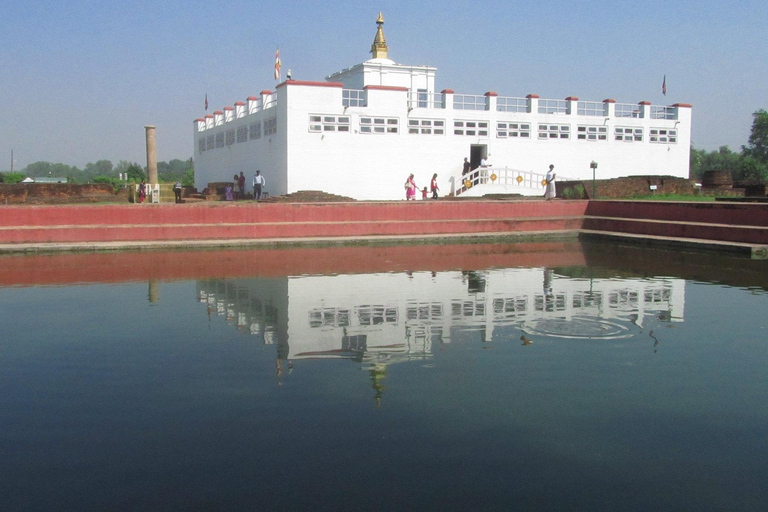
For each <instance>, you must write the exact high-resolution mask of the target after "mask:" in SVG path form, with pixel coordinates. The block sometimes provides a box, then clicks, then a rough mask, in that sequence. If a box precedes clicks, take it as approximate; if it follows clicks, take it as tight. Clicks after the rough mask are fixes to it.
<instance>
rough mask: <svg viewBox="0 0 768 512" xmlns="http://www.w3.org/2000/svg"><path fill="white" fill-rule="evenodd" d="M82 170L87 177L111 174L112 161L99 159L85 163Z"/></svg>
mask: <svg viewBox="0 0 768 512" xmlns="http://www.w3.org/2000/svg"><path fill="white" fill-rule="evenodd" d="M83 172H84V173H85V175H86V177H87V178H88V179H93V178H95V177H96V176H112V174H113V173H112V162H111V161H109V160H99V161H97V162H96V163H93V162H91V163H87V164H85V169H83Z"/></svg>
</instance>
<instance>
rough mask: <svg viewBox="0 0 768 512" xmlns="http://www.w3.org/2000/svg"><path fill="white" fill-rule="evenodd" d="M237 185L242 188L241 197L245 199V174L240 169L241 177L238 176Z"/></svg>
mask: <svg viewBox="0 0 768 512" xmlns="http://www.w3.org/2000/svg"><path fill="white" fill-rule="evenodd" d="M237 187H238V188H239V189H240V198H241V199H245V174H243V171H240V177H239V178H237Z"/></svg>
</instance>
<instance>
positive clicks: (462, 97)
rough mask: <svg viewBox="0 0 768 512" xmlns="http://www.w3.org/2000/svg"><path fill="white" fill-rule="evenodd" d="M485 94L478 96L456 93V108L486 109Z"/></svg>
mask: <svg viewBox="0 0 768 512" xmlns="http://www.w3.org/2000/svg"><path fill="white" fill-rule="evenodd" d="M485 105H486V100H485V96H476V95H473V94H454V95H453V108H454V110H485Z"/></svg>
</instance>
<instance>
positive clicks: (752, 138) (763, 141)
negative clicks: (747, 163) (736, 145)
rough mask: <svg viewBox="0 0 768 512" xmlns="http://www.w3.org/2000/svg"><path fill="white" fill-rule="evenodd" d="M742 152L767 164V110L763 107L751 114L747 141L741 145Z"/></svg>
mask: <svg viewBox="0 0 768 512" xmlns="http://www.w3.org/2000/svg"><path fill="white" fill-rule="evenodd" d="M742 154H744V156H749V157H752V158H754V159H755V160H757V162H759V163H762V164H763V165H765V166H768V112H766V111H765V110H763V109H760V110H758V111H757V112H755V113H754V114H752V131H751V132H750V134H749V143H748V144H747V145H746V146H742Z"/></svg>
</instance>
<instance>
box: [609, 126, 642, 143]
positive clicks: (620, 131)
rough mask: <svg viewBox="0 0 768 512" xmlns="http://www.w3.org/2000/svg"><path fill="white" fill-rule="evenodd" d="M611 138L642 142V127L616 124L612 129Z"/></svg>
mask: <svg viewBox="0 0 768 512" xmlns="http://www.w3.org/2000/svg"><path fill="white" fill-rule="evenodd" d="M613 140H617V141H624V142H643V129H642V128H636V127H629V126H617V127H615V128H614V129H613Z"/></svg>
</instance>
